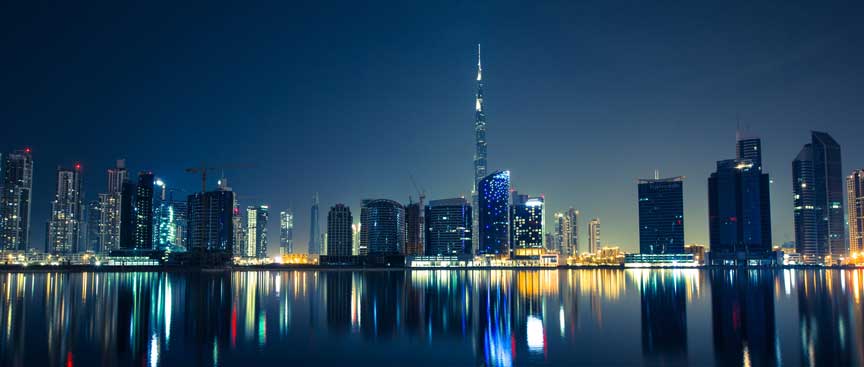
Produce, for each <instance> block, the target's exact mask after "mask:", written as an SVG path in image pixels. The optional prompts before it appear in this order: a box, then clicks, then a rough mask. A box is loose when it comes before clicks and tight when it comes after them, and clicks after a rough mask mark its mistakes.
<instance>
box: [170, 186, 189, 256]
mask: <svg viewBox="0 0 864 367" xmlns="http://www.w3.org/2000/svg"><path fill="white" fill-rule="evenodd" d="M168 200H170V201H171V206H172V207H173V208H174V245H175V246H176V247H177V249H178V250H180V251H185V250H187V249H188V247H187V244H186V230H187V228H188V226H189V225H188V223H189V221H188V218H187V215H188V213H189V211H188V210H189V209H188V205H187V203H186V200H176V199H174V194H173V193H172V194H171V196H170V197H169V198H168Z"/></svg>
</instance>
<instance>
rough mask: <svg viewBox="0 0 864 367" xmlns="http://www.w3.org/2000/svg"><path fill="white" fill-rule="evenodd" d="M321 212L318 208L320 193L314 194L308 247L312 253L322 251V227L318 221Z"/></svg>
mask: <svg viewBox="0 0 864 367" xmlns="http://www.w3.org/2000/svg"><path fill="white" fill-rule="evenodd" d="M320 219H321V214H320V213H319V208H318V193H317V192H316V193H315V195H312V208H311V209H310V210H309V245H308V246H307V247H306V249H307V251H306V252H307V253H308V254H310V255H318V254H320V253H321V227H320V224H319V223H318V222H319V220H320Z"/></svg>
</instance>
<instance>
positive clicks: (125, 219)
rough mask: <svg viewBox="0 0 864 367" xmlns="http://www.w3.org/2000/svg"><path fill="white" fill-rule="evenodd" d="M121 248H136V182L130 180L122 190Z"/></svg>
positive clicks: (124, 182) (125, 182) (123, 185)
mask: <svg viewBox="0 0 864 367" xmlns="http://www.w3.org/2000/svg"><path fill="white" fill-rule="evenodd" d="M120 248H121V249H126V250H131V249H135V184H134V183H132V182H131V181H128V180H127V181H123V184H122V189H121V190H120Z"/></svg>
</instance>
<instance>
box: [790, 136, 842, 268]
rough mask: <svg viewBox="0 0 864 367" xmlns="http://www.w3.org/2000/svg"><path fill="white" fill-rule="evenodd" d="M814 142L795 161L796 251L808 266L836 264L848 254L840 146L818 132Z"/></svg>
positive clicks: (793, 166)
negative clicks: (827, 263)
mask: <svg viewBox="0 0 864 367" xmlns="http://www.w3.org/2000/svg"><path fill="white" fill-rule="evenodd" d="M811 140H812V141H811V143H809V144H806V145H804V148H802V149H801V152H799V153H798V156H797V157H796V158H795V160H794V161H792V183H793V187H792V189H793V192H794V197H795V248H796V251H798V253H800V254H801V255H802V258H803V261H804V262H806V263H811V264H812V263H823V262H834V261H837V260H838V259H840V258H842V257H845V256H846V254H847V249H846V240H845V238H844V237H845V233H844V232H845V228H844V227H845V225H844V222H843V217H844V213H843V176H842V172H841V164H840V145H839V144H837V142H836V141H835V140H834V139H833V138H832V137H831V136H830V135H828V134H827V133H823V132H818V131H814V132H812V133H811ZM826 256H830V258H829V259H826ZM826 260H829V261H826Z"/></svg>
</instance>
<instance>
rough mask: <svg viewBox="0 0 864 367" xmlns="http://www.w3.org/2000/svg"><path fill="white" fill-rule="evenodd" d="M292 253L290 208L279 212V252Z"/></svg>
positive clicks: (291, 215)
mask: <svg viewBox="0 0 864 367" xmlns="http://www.w3.org/2000/svg"><path fill="white" fill-rule="evenodd" d="M291 253H294V213H293V212H291V210H290V209H289V210H287V211H283V212H280V213H279V254H280V255H285V254H291Z"/></svg>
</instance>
